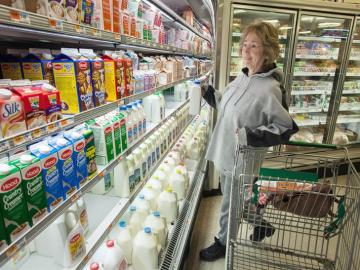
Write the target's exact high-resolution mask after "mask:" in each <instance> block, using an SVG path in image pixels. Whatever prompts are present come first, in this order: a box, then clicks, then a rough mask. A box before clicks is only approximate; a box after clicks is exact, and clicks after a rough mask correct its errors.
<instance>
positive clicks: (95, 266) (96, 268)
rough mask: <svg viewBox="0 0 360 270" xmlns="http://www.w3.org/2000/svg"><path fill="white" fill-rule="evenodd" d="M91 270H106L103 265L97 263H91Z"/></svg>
mask: <svg viewBox="0 0 360 270" xmlns="http://www.w3.org/2000/svg"><path fill="white" fill-rule="evenodd" d="M89 269H90V270H104V268H103V267H102V266H101V264H99V263H97V262H93V263H91V264H90V267H89Z"/></svg>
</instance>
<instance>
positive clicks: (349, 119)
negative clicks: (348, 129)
mask: <svg viewBox="0 0 360 270" xmlns="http://www.w3.org/2000/svg"><path fill="white" fill-rule="evenodd" d="M336 123H337V124H349V123H360V118H359V117H358V116H357V117H354V118H352V117H346V118H341V117H338V119H337V120H336Z"/></svg>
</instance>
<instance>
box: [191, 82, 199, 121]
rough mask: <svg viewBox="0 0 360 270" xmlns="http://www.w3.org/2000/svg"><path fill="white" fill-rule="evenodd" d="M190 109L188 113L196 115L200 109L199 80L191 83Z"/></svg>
mask: <svg viewBox="0 0 360 270" xmlns="http://www.w3.org/2000/svg"><path fill="white" fill-rule="evenodd" d="M189 92H190V93H189V96H190V110H189V114H191V115H197V114H199V113H200V109H201V87H200V81H194V82H193V83H192V84H191V87H190V91H189Z"/></svg>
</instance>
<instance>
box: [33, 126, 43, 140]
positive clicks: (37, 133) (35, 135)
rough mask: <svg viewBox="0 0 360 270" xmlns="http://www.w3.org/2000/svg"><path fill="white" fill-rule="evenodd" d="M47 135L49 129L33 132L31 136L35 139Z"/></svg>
mask: <svg viewBox="0 0 360 270" xmlns="http://www.w3.org/2000/svg"><path fill="white" fill-rule="evenodd" d="M46 134H47V127H43V128H39V129H36V130H34V131H33V132H31V135H32V137H33V138H34V139H35V138H39V137H41V136H44V135H46Z"/></svg>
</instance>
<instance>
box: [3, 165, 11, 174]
mask: <svg viewBox="0 0 360 270" xmlns="http://www.w3.org/2000/svg"><path fill="white" fill-rule="evenodd" d="M10 170H11V167H10V166H9V165H7V164H0V175H6V174H9V173H10Z"/></svg>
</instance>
